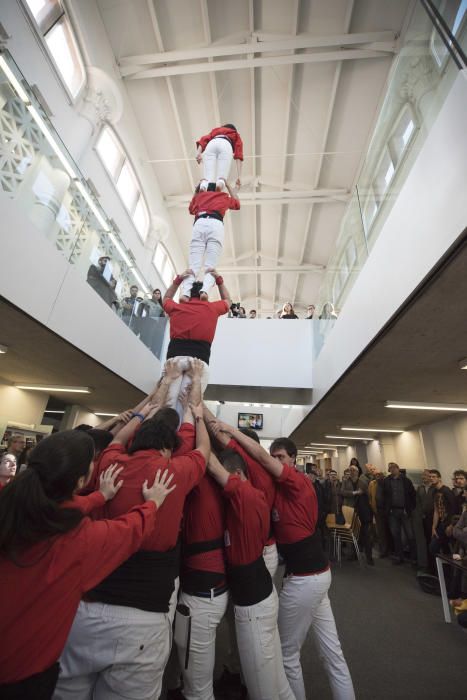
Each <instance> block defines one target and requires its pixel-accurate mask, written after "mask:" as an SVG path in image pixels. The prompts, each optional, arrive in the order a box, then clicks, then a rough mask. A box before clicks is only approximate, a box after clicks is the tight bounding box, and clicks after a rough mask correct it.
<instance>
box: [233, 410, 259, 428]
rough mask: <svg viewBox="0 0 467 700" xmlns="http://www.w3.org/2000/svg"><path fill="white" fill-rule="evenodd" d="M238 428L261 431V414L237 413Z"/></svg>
mask: <svg viewBox="0 0 467 700" xmlns="http://www.w3.org/2000/svg"><path fill="white" fill-rule="evenodd" d="M238 427H239V428H253V430H262V429H263V414H262V413H239V414H238Z"/></svg>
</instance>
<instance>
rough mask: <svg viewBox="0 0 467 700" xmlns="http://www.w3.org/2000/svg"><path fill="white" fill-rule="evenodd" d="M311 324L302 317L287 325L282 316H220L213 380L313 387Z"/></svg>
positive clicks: (213, 358)
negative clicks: (244, 317)
mask: <svg viewBox="0 0 467 700" xmlns="http://www.w3.org/2000/svg"><path fill="white" fill-rule="evenodd" d="M312 325H313V324H311V323H310V322H309V321H305V320H303V319H302V320H296V321H294V322H293V323H292V322H290V323H288V324H287V326H284V321H282V320H280V319H256V320H254V321H250V320H239V319H232V318H221V319H220V320H219V323H218V326H217V332H216V337H215V339H214V343H213V346H212V357H211V361H210V382H211V383H212V384H237V385H238V384H240V385H243V386H269V387H270V386H273V387H295V388H303V389H308V388H311V387H312V386H313V384H312V364H313V358H312V333H313V330H312ZM284 329H286V331H287V332H286V333H284Z"/></svg>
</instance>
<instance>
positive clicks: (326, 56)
mask: <svg viewBox="0 0 467 700" xmlns="http://www.w3.org/2000/svg"><path fill="white" fill-rule="evenodd" d="M393 54H394V51H393V50H392V48H390V46H389V45H388V46H386V48H385V49H384V50H383V49H380V50H378V51H376V50H375V49H352V48H350V49H343V50H335V51H317V52H316V53H300V54H292V55H291V56H268V57H267V58H261V57H259V58H242V59H240V60H233V61H215V62H213V63H186V64H183V65H182V66H164V67H162V68H149V69H148V70H142V71H139V72H136V73H134V74H133V75H124V74H123V72H122V77H124V78H127V79H128V80H143V79H145V78H167V77H169V76H173V75H193V74H194V73H196V74H199V73H212V72H214V71H227V70H243V69H245V68H266V67H268V66H290V65H296V64H299V63H327V62H329V61H355V60H360V59H363V58H386V57H387V56H389V55H393Z"/></svg>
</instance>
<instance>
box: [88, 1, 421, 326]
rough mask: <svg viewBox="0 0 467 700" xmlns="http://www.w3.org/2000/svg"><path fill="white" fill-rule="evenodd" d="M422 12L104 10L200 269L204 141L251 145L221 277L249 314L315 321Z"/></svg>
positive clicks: (310, 4)
mask: <svg viewBox="0 0 467 700" xmlns="http://www.w3.org/2000/svg"><path fill="white" fill-rule="evenodd" d="M412 5H413V2H412V0H391V2H387V0H235V2H232V0H230V1H227V0H98V7H99V9H100V12H101V16H102V19H103V22H104V26H105V28H106V31H107V34H108V38H109V41H110V43H111V45H112V48H113V51H114V54H115V58H116V61H117V63H118V64H119V66H120V69H121V72H122V75H124V76H125V85H126V89H127V91H128V95H129V97H130V100H131V102H132V105H133V107H134V111H135V114H136V116H137V120H138V122H139V126H140V129H141V132H142V135H143V138H144V140H145V145H146V149H147V152H148V153H149V154H150V159H151V161H153V162H152V167H153V170H154V174H155V176H156V178H157V180H158V182H159V186H160V188H161V190H162V192H163V195H164V197H165V200H166V203H167V206H168V211H169V215H170V217H171V218H172V223H173V230H174V231H175V232H176V235H177V236H178V237H179V240H180V244H181V246H182V249H184V250H186V251H187V258H188V246H189V241H190V235H191V218H190V217H189V215H188V211H187V204H188V202H189V200H190V198H191V194H192V192H193V189H194V187H195V185H196V184H197V182H198V181H199V179H200V176H201V169H200V168H199V166H198V165H197V164H196V162H195V160H194V156H195V151H196V147H195V141H196V139H197V138H198V137H199V136H201V135H202V134H205V133H207V132H208V131H209V130H210V129H211V128H213V127H214V126H218V125H219V124H221V123H224V122H232V123H234V124H235V125H236V126H237V128H238V130H239V131H240V133H241V135H242V138H243V141H244V145H245V148H244V152H245V163H244V170H243V178H242V180H243V183H244V184H243V187H242V191H241V193H240V196H241V198H242V197H243V198H244V200H243V206H242V210H241V211H240V212H238V213H237V212H235V213H233V212H231V213H229V214H228V216H227V218H226V222H227V223H226V241H225V246H224V254H223V257H222V259H221V261H220V264H219V266H218V267H220V268H227V271H226V272H225V273H224V276H225V278H226V283H227V285H228V287H229V289H230V292H231V295H232V298H233V299H235V300H236V301H241V302H242V303H243V305H244V306H246V307H247V308H257V309H259V310H260V313H261V314H262V315H263V316H267V315H269V314H271V312H272V311H273V310H275V309H277V308H278V306H279V305H280V304H282V303H284V302H285V301H292V303H293V304H294V306H295V307H296V310H298V312H299V315H300V312H301V314H302V315H303V313H304V309H305V308H306V306H307V305H308V303H310V302H313V301H315V300H316V298H317V296H318V289H319V286H320V282H321V279H322V275H323V270H324V269H325V267H326V265H327V264H328V261H329V259H330V256H331V254H332V251H333V247H334V245H335V242H336V238H337V235H338V232H339V226H340V222H341V219H342V216H343V214H344V211H345V207H346V202H347V200H348V196H349V193H350V192H351V191H352V189H353V187H354V184H355V181H356V178H357V174H358V171H359V166H360V163H361V162H362V160H363V157H364V155H365V152H366V146H367V143H368V141H369V138H370V135H371V131H372V126H373V124H374V122H375V119H376V115H377V112H378V108H379V105H380V103H381V98H382V95H383V93H384V87H385V81H386V79H387V76H388V72H389V69H390V67H391V63H392V60H393V57H394V52H395V51H397V47H398V43H397V40H396V39H397V37H398V35H399V34H400V32H401V31H403V28H404V23H405V17H406V15H407V13H408V11H409V9H410V8H411V7H412ZM352 35H357V36H352ZM294 39H295V40H296V41H295V42H294V43H293V40H294ZM253 42H255V46H254V47H251V48H252V50H253V49H255V51H254V53H245V51H248V49H245V47H244V45H245V44H252V43H253ZM265 42H267V43H266V46H265V47H262V44H263V43H265ZM271 42H272V43H271ZM270 43H271V44H270ZM269 44H270V45H269ZM205 47H211V48H212V49H213V50H211V51H203V50H202V49H203V48H205ZM297 47H302V48H297ZM265 48H268V49H269V51H267V52H266V51H265V50H264V49H265ZM173 51H176V52H177V53H175V54H173V55H167V54H165V52H173ZM222 51H223V52H224V54H222ZM161 54H162V55H161ZM207 54H211V56H207ZM212 54H217V55H214V56H212ZM217 64H219V65H217ZM130 155H133V157H135V158H137V157H138V154H130ZM232 176H233V170H232ZM232 179H233V178H232ZM168 247H169V252H170V241H169V242H168ZM242 268H246V269H244V270H243V271H242ZM229 269H230V270H231V271H228V270H229Z"/></svg>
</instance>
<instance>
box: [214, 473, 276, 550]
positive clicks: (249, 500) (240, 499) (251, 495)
mask: <svg viewBox="0 0 467 700" xmlns="http://www.w3.org/2000/svg"><path fill="white" fill-rule="evenodd" d="M224 495H225V496H226V497H227V498H228V499H229V504H230V506H231V507H232V509H233V510H234V512H235V514H236V515H237V517H238V518H239V519H240V520H241V522H244V521H245V519H246V517H247V514H248V515H250V516H251V513H252V512H253V509H257V508H258V506H259V507H260V508H263V507H264V508H265V514H266V519H268V518H269V509H268V506H267V503H266V499H265V497H264V494H263V493H262V492H261V491H259V490H258V489H255V488H254V487H253V486H252V485H251V484H250V482H249V481H242V480H241V479H240V477H239V476H237V475H236V474H230V476H229V480H228V482H227V483H226V485H225V486H224ZM266 536H267V533H266Z"/></svg>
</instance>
